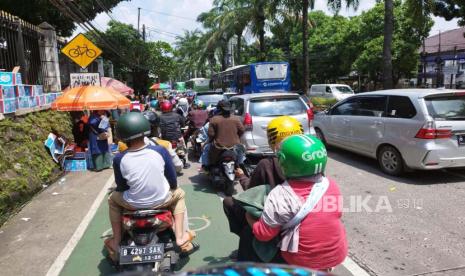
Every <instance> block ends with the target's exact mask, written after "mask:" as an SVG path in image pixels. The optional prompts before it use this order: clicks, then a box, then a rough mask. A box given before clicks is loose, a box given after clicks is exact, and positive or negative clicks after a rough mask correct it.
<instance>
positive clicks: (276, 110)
mask: <svg viewBox="0 0 465 276" xmlns="http://www.w3.org/2000/svg"><path fill="white" fill-rule="evenodd" d="M229 101H230V102H231V106H232V108H233V110H234V114H235V115H237V116H239V117H240V118H241V120H242V122H243V124H244V126H245V128H246V131H245V133H244V134H243V135H242V138H241V142H242V143H243V144H244V145H245V147H246V150H247V151H246V154H247V155H249V156H255V157H258V156H267V155H272V154H274V153H273V152H272V150H271V148H270V147H269V145H268V138H267V133H266V132H267V127H268V123H269V122H270V121H271V120H272V119H274V118H276V117H278V116H283V115H288V116H291V117H294V118H296V119H297V120H299V121H300V122H301V123H302V126H303V128H304V132H305V133H307V134H313V135H315V130H314V129H313V127H312V122H313V110H312V109H311V108H310V107H309V106H308V104H307V103H306V102H305V100H304V99H302V97H301V96H300V95H299V94H296V93H289V92H266V93H253V94H242V95H236V96H233V97H231V98H230V99H229Z"/></svg>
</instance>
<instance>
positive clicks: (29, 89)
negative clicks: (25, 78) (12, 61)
mask: <svg viewBox="0 0 465 276" xmlns="http://www.w3.org/2000/svg"><path fill="white" fill-rule="evenodd" d="M33 88H34V86H33V85H24V84H18V85H15V93H16V97H17V98H19V97H32V96H34V91H33Z"/></svg>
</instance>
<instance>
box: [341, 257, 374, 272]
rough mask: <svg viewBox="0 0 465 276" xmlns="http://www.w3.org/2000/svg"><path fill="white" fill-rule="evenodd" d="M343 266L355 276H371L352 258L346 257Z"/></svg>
mask: <svg viewBox="0 0 465 276" xmlns="http://www.w3.org/2000/svg"><path fill="white" fill-rule="evenodd" d="M342 265H343V266H344V267H345V268H346V269H347V270H348V271H349V272H350V273H352V275H355V276H370V274H368V272H366V271H365V270H364V269H363V268H361V267H360V266H359V265H358V264H357V263H356V262H354V261H353V260H352V259H351V258H350V257H346V259H345V260H344V262H342Z"/></svg>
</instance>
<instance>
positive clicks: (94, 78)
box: [69, 73, 100, 88]
mask: <svg viewBox="0 0 465 276" xmlns="http://www.w3.org/2000/svg"><path fill="white" fill-rule="evenodd" d="M69 76H70V82H69V87H71V88H74V87H78V86H84V85H97V86H100V74H99V73H71V74H69Z"/></svg>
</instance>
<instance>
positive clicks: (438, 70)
mask: <svg viewBox="0 0 465 276" xmlns="http://www.w3.org/2000/svg"><path fill="white" fill-rule="evenodd" d="M436 66H437V68H436V69H437V70H436V72H437V73H436V88H438V87H439V85H440V80H439V78H440V76H441V30H439V48H438V55H437V57H436Z"/></svg>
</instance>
